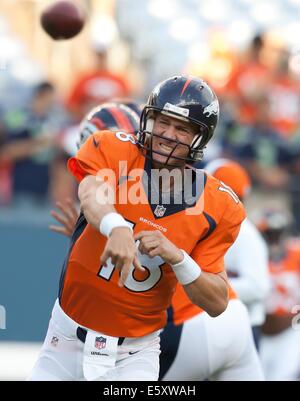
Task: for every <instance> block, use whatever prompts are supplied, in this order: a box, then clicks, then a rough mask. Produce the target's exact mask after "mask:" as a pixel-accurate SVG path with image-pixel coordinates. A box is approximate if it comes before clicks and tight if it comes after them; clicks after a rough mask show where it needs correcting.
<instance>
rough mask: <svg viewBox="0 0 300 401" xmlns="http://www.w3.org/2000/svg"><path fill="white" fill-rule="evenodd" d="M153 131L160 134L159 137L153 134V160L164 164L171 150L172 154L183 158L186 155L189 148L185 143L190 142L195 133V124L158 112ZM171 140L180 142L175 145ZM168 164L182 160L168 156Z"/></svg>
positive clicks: (175, 163) (179, 162) (176, 163)
mask: <svg viewBox="0 0 300 401" xmlns="http://www.w3.org/2000/svg"><path fill="white" fill-rule="evenodd" d="M153 133H154V134H157V135H160V136H161V137H160V138H159V137H157V136H153V142H152V151H153V152H152V158H153V161H154V162H156V163H159V164H164V163H165V162H166V161H167V159H168V157H169V155H170V154H171V152H173V153H172V156H176V157H183V158H186V157H187V155H188V152H189V148H188V146H185V145H191V144H192V142H193V139H194V137H195V134H196V133H197V125H196V124H192V123H188V122H185V121H182V120H178V119H176V118H173V117H169V116H167V115H164V114H158V115H157V116H156V118H155V121H154V126H153ZM173 141H178V142H181V143H182V144H179V145H177V143H176V142H173ZM183 144H185V145H183ZM174 148H175V150H174ZM173 150H174V151H173ZM155 152H159V153H162V154H158V153H155ZM168 164H169V165H178V164H184V162H183V161H180V160H178V159H175V158H173V157H170V159H169V160H168Z"/></svg>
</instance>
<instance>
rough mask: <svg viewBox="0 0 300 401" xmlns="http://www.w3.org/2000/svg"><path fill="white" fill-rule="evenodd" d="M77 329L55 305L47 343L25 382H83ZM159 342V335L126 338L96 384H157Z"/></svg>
mask: <svg viewBox="0 0 300 401" xmlns="http://www.w3.org/2000/svg"><path fill="white" fill-rule="evenodd" d="M77 328H78V324H77V323H76V322H75V321H74V320H72V319H70V318H69V317H68V316H67V315H66V314H65V313H64V312H63V310H62V309H61V307H60V306H59V304H58V301H56V303H55V306H54V308H53V311H52V317H51V320H50V323H49V328H48V332H47V335H46V339H45V341H44V344H43V347H42V350H41V352H40V355H39V358H38V360H37V362H36V364H35V366H34V368H33V370H32V372H31V374H30V376H29V378H28V380H33V381H41V380H46V381H54V380H63V381H72V380H73V381H74V380H86V379H85V377H84V373H83V353H84V343H83V342H82V341H80V340H79V339H78V338H77V335H76V330H77ZM100 335H101V334H99V336H100ZM159 341H160V340H159V331H156V332H154V333H151V334H149V335H147V336H144V337H140V338H125V340H124V342H123V344H122V345H120V346H118V347H117V358H116V363H115V366H114V367H113V368H111V369H109V370H108V371H107V373H106V374H105V375H104V376H102V377H99V378H98V379H97V380H111V381H119V380H124V381H125V380H127V381H128V380H153V381H154V380H157V378H158V373H159V354H160V347H159ZM96 351H97V349H96ZM131 352H132V355H130V354H129V353H131Z"/></svg>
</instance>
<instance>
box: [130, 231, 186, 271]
mask: <svg viewBox="0 0 300 401" xmlns="http://www.w3.org/2000/svg"><path fill="white" fill-rule="evenodd" d="M134 239H135V240H136V241H140V244H139V248H138V249H139V251H140V252H141V253H142V254H144V255H148V256H149V257H150V258H153V257H154V256H160V257H161V258H162V259H163V260H164V261H165V262H166V263H169V264H170V265H175V264H176V263H180V262H182V260H183V257H184V255H183V253H182V252H181V250H180V249H179V248H177V246H175V245H174V244H173V243H172V242H171V241H170V240H168V238H166V237H165V236H164V235H163V234H162V233H161V232H160V231H158V230H156V231H140V232H139V233H137V234H135V236H134Z"/></svg>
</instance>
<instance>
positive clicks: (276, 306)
mask: <svg viewBox="0 0 300 401" xmlns="http://www.w3.org/2000/svg"><path fill="white" fill-rule="evenodd" d="M257 227H258V228H259V230H260V231H261V233H262V234H263V236H264V238H265V239H266V241H267V243H268V247H269V253H270V262H269V268H270V275H271V282H272V291H271V293H270V295H269V296H268V298H267V300H266V310H267V315H266V321H265V323H264V325H263V327H262V333H263V335H262V339H261V350H260V356H261V360H262V365H263V369H264V372H265V375H266V378H267V380H299V377H300V347H299V344H300V330H299V323H298V320H297V316H296V315H295V313H299V309H300V308H299V305H300V241H299V239H298V238H292V237H291V217H290V216H289V215H288V214H287V212H286V211H284V210H282V209H266V210H264V211H262V212H261V213H260V217H258V216H257ZM293 320H296V321H295V323H293Z"/></svg>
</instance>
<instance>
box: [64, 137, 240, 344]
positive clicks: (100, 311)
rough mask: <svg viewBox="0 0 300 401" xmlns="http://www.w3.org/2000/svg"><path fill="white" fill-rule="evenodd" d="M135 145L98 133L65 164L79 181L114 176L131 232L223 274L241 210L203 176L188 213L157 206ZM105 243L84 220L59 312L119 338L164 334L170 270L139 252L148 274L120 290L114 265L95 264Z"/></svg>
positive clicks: (172, 277)
mask: <svg viewBox="0 0 300 401" xmlns="http://www.w3.org/2000/svg"><path fill="white" fill-rule="evenodd" d="M134 142H135V141H134V138H133V137H132V136H130V135H128V134H125V133H112V132H110V131H102V132H100V133H96V134H94V135H93V136H91V137H90V138H89V139H88V140H87V141H86V143H85V144H84V145H83V146H82V148H81V149H80V150H79V152H78V153H77V155H76V157H73V158H71V159H70V160H69V163H68V167H69V170H70V171H71V172H72V173H73V174H74V176H75V177H76V178H77V179H78V180H79V181H80V180H81V179H83V178H84V177H85V176H86V175H89V174H91V175H96V174H97V173H98V172H99V170H102V169H111V170H110V172H114V173H115V176H116V179H115V185H114V186H115V194H116V196H115V208H116V210H117V212H118V213H120V214H121V215H122V216H123V217H124V218H125V219H126V220H127V221H128V222H130V223H131V225H132V227H133V231H134V233H137V232H139V231H142V230H161V232H162V233H163V234H164V235H165V236H166V237H167V238H168V239H169V240H170V241H172V242H173V243H174V244H175V245H176V246H177V247H178V248H180V249H184V250H185V251H186V252H187V253H188V254H190V255H191V256H192V257H193V259H194V260H195V261H196V262H197V263H198V264H199V265H200V266H201V268H202V269H203V271H207V272H212V273H219V272H222V271H223V270H224V263H223V256H224V253H225V252H226V250H227V248H228V247H229V246H230V244H231V243H232V242H233V241H234V239H235V237H236V235H237V233H238V231H239V227H240V223H241V222H242V220H243V219H244V217H245V213H244V209H243V207H242V205H241V203H240V202H239V201H238V199H236V196H234V194H232V193H231V192H230V190H228V187H226V188H225V187H224V186H222V184H221V183H220V181H218V180H216V179H215V178H213V177H211V176H208V175H206V173H205V172H204V171H203V170H199V171H198V172H197V174H196V178H195V179H194V181H193V183H194V184H193V185H195V188H196V192H197V193H198V195H197V200H196V201H195V202H194V204H193V205H192V206H191V207H188V206H187V205H186V204H179V205H178V204H177V205H175V204H173V205H166V204H162V203H159V202H157V203H155V202H153V199H152V198H151V202H150V201H149V196H150V195H149V194H150V192H149V193H148V190H147V189H146V187H145V186H144V185H143V184H141V182H145V177H146V178H147V175H146V173H148V174H149V169H151V164H150V161H149V160H148V159H147V158H145V156H144V155H143V154H142V153H141V152H140V150H139V148H138V147H137V145H136V144H135V143H134ZM102 172H103V171H102ZM106 173H107V174H108V175H109V174H110V173H109V172H108V171H106ZM102 177H103V176H102ZM139 180H140V181H139ZM149 181H151V180H149ZM138 184H139V185H138ZM137 185H138V187H137ZM153 191H154V189H153V188H152V189H151V194H152V193H153ZM154 192H155V191H154ZM126 196H127V199H126ZM106 240H107V239H106V238H105V237H103V236H102V235H101V234H100V232H99V231H97V230H95V229H94V228H93V227H92V226H91V225H90V224H88V223H87V222H86V220H85V218H84V216H83V215H81V217H80V218H79V220H78V223H77V226H76V229H75V231H74V234H73V238H72V245H71V248H70V251H69V254H68V257H67V259H66V262H65V265H64V271H63V274H62V278H61V286H60V305H61V307H62V309H63V310H64V311H65V313H67V314H68V315H69V316H70V317H71V318H72V319H73V320H75V321H76V322H77V323H78V324H81V325H82V326H85V327H88V328H90V329H92V330H95V331H100V332H102V333H105V334H108V335H111V336H116V337H139V336H144V335H146V334H149V333H151V332H153V331H155V330H157V329H160V328H162V327H163V326H164V325H165V323H166V310H167V308H168V307H169V306H170V304H171V299H172V296H173V294H174V291H175V287H176V284H177V280H176V277H175V275H174V273H173V270H172V268H171V267H170V266H169V265H167V264H166V263H164V261H163V260H162V259H161V258H160V257H154V258H152V259H151V258H149V257H148V256H146V255H141V254H140V253H139V255H138V256H139V259H140V262H141V264H142V265H143V266H144V267H145V268H146V272H145V273H141V272H138V273H136V272H135V271H133V272H132V273H131V275H130V276H129V279H127V281H126V283H125V284H126V285H125V287H122V288H120V287H119V286H118V284H117V282H118V275H119V272H118V271H115V269H114V266H113V265H112V264H108V267H103V266H101V265H100V256H101V254H102V252H103V249H104V246H105V244H106Z"/></svg>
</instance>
